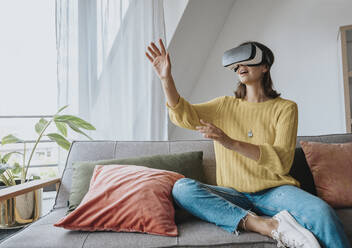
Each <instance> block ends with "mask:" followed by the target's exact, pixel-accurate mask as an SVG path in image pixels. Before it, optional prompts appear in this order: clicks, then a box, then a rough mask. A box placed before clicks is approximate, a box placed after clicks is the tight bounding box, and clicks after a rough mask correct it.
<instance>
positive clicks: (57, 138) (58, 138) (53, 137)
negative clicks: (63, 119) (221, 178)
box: [46, 133, 71, 150]
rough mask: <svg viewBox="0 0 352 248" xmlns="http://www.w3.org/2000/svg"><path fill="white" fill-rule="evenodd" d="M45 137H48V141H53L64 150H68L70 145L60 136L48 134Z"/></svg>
mask: <svg viewBox="0 0 352 248" xmlns="http://www.w3.org/2000/svg"><path fill="white" fill-rule="evenodd" d="M46 136H48V137H49V139H51V140H53V141H55V142H56V143H57V144H58V145H59V146H61V147H62V148H64V149H65V150H68V149H70V146H71V143H70V142H69V141H68V140H67V139H65V138H64V137H63V136H62V135H60V134H58V133H48V134H47V135H46Z"/></svg>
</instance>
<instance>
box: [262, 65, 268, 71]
mask: <svg viewBox="0 0 352 248" xmlns="http://www.w3.org/2000/svg"><path fill="white" fill-rule="evenodd" d="M268 71H269V67H268V65H266V64H265V65H264V68H263V73H267V72H268Z"/></svg>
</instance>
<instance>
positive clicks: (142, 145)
mask: <svg viewBox="0 0 352 248" xmlns="http://www.w3.org/2000/svg"><path fill="white" fill-rule="evenodd" d="M300 140H306V141H317V142H326V143H346V142H352V134H350V133H348V134H330V135H319V136H298V137H297V144H296V151H295V158H294V162H293V165H292V168H291V171H290V174H291V175H292V176H293V177H295V178H296V179H297V180H299V181H300V183H301V188H302V189H304V190H306V191H308V192H310V193H312V194H316V191H315V185H314V181H313V177H312V174H311V172H310V170H309V167H308V165H307V161H306V159H305V155H304V153H303V150H302V148H301V147H300V143H299V141H300ZM200 150H202V151H203V167H204V172H205V175H206V182H207V183H209V184H215V182H216V178H215V175H216V173H215V154H214V147H213V141H212V140H208V139H202V140H182V141H181V140H177V141H74V142H73V143H72V145H71V148H70V151H69V154H68V157H67V160H66V166H65V169H64V171H63V174H62V177H61V184H60V186H59V189H58V193H57V196H56V199H55V204H54V206H53V209H52V210H51V211H50V212H49V213H48V214H47V215H45V216H43V217H41V218H40V219H39V220H38V221H36V222H34V223H32V224H30V225H28V226H27V227H25V228H23V229H22V230H21V231H19V232H17V233H15V234H14V235H12V236H10V237H8V238H7V239H5V240H4V241H3V242H2V243H1V244H0V247H1V248H20V247H23V248H31V247H43V248H44V247H45V248H49V247H53V248H64V247H68V248H83V247H85V248H88V247H101V248H112V247H114V248H116V247H261V248H265V247H267V248H269V247H276V242H275V241H274V240H273V239H271V238H269V237H266V236H263V235H260V234H258V233H254V232H244V231H243V232H241V233H240V235H239V236H236V235H234V234H231V233H228V232H226V231H224V230H223V229H221V228H220V227H218V226H216V225H214V224H211V223H207V222H204V221H202V220H200V219H198V218H196V217H193V216H192V215H191V214H189V213H188V212H186V211H185V210H182V209H176V213H175V221H176V224H177V227H178V231H179V235H178V236H177V237H166V236H159V235H151V234H144V233H127V232H124V233H123V232H112V231H97V232H86V231H70V230H66V229H63V228H58V227H54V226H53V224H54V223H56V222H57V221H58V220H59V219H61V218H62V217H63V216H64V215H65V213H66V211H67V205H68V199H69V193H70V187H71V183H72V181H71V176H72V163H73V162H75V161H94V160H103V159H111V158H128V157H139V156H149V155H156V154H171V153H182V152H186V151H200ZM336 212H337V214H338V216H339V217H340V219H341V221H342V223H343V225H344V228H345V232H346V234H347V236H348V238H349V240H350V242H351V241H352V208H344V209H336Z"/></svg>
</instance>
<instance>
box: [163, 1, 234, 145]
mask: <svg viewBox="0 0 352 248" xmlns="http://www.w3.org/2000/svg"><path fill="white" fill-rule="evenodd" d="M235 1H236V0H220V1H214V0H189V1H188V3H187V6H186V8H185V10H184V12H183V15H182V16H181V18H180V21H179V23H178V25H177V27H176V29H175V32H174V33H173V36H172V37H171V39H170V42H169V45H168V48H167V50H168V51H169V53H170V59H171V70H172V75H173V77H174V80H175V85H176V88H177V91H178V92H179V94H180V95H181V96H182V97H184V98H186V99H187V98H188V97H190V95H191V92H192V89H193V88H194V87H195V85H196V83H197V82H198V79H199V76H200V73H201V71H202V68H203V66H204V64H205V62H206V61H207V58H208V56H209V54H210V52H211V50H212V49H213V47H214V44H215V42H216V40H217V38H218V35H219V33H220V32H221V30H222V29H223V26H224V24H225V22H226V19H227V17H228V15H229V13H230V11H231V9H232V6H233V4H234V2H235ZM169 121H170V120H169ZM174 128H175V125H174V124H173V123H171V122H170V123H169V139H170V140H171V139H172V133H173V130H174Z"/></svg>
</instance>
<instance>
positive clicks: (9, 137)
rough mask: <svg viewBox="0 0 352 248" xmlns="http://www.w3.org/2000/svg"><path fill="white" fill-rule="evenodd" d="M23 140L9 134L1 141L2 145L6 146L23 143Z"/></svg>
mask: <svg viewBox="0 0 352 248" xmlns="http://www.w3.org/2000/svg"><path fill="white" fill-rule="evenodd" d="M22 141H23V140H21V139H19V138H17V137H15V136H13V135H12V134H9V135H7V136H5V137H3V138H2V140H1V144H2V145H5V144H12V143H17V142H22Z"/></svg>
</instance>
